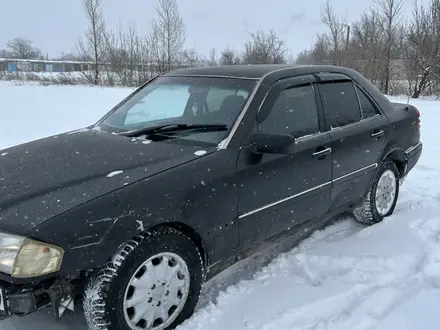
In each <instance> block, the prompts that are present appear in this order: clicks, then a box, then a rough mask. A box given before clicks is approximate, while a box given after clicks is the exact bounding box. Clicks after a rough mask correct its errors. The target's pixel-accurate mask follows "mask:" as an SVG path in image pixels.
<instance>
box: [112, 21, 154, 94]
mask: <svg viewBox="0 0 440 330" xmlns="http://www.w3.org/2000/svg"><path fill="white" fill-rule="evenodd" d="M105 50H106V60H107V61H108V62H109V63H110V68H109V69H110V72H109V71H108V72H107V79H108V83H109V84H112V85H113V84H115V81H114V77H116V78H117V79H118V80H119V81H118V82H117V83H120V84H122V85H123V86H137V85H140V84H142V83H143V82H145V81H146V80H148V79H149V78H150V77H151V74H150V53H149V48H148V45H147V42H146V40H145V38H144V37H142V36H141V35H140V34H139V32H138V30H137V28H136V25H135V24H134V23H132V22H130V23H129V24H128V27H127V28H124V27H122V26H119V27H118V29H117V31H116V32H113V31H109V32H106V33H105Z"/></svg>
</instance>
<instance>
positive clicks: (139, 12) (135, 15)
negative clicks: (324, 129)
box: [0, 0, 429, 56]
mask: <svg viewBox="0 0 440 330" xmlns="http://www.w3.org/2000/svg"><path fill="white" fill-rule="evenodd" d="M418 1H422V2H423V3H428V2H429V0H418ZM101 2H102V6H103V11H104V16H105V20H106V24H107V26H108V27H110V28H115V27H116V26H117V25H118V23H119V22H122V23H126V22H128V21H134V22H135V23H136V24H137V26H138V28H139V29H145V28H146V27H147V25H148V22H149V21H150V20H151V18H152V17H153V15H154V13H155V6H156V3H157V2H156V0H101ZM404 2H405V9H406V14H407V15H408V14H409V13H410V11H411V9H412V4H413V2H414V0H404ZM0 3H1V12H2V15H1V19H0V49H2V48H4V47H5V43H6V42H7V41H8V40H10V39H12V38H14V37H17V36H19V37H22V38H27V39H31V40H33V41H34V43H35V45H36V46H37V47H39V48H41V49H42V50H43V52H44V53H48V54H49V56H58V55H60V54H61V53H62V52H64V53H69V52H73V51H74V50H75V47H74V45H75V42H76V41H77V40H78V38H79V37H80V36H81V35H82V34H83V32H84V30H85V28H86V22H85V19H84V14H83V7H82V0H14V1H12V0H7V1H5V0H0ZM178 3H179V7H180V12H181V15H182V16H183V19H184V21H185V24H186V27H187V42H186V44H187V47H195V48H196V49H197V50H198V51H199V52H202V53H205V54H208V53H209V50H210V49H211V48H213V47H215V48H217V49H218V50H221V49H223V48H224V47H225V46H226V45H229V46H230V47H232V48H235V49H236V50H240V51H241V49H242V46H243V44H244V43H245V42H246V41H247V40H248V38H249V35H248V34H247V32H246V31H249V32H253V31H256V30H257V29H263V30H270V29H272V28H273V29H274V30H276V31H277V33H278V34H279V36H280V37H281V38H283V39H285V40H286V41H287V42H288V46H289V48H290V49H291V50H292V52H293V53H294V54H297V53H299V52H300V51H302V50H303V49H305V48H309V47H310V46H311V45H312V43H313V41H314V40H315V36H316V34H317V33H318V32H322V31H323V30H324V29H325V28H324V26H323V25H322V23H321V22H320V7H321V6H322V4H323V3H324V0H216V1H212V0H178ZM372 3H373V0H332V4H333V7H334V9H335V11H336V12H337V13H339V14H341V15H346V16H347V17H348V20H349V22H352V21H354V20H356V19H357V18H358V17H359V15H360V13H361V12H362V11H364V10H366V9H368V7H369V6H370V5H371V4H372Z"/></svg>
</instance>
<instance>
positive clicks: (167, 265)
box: [84, 228, 203, 330]
mask: <svg viewBox="0 0 440 330" xmlns="http://www.w3.org/2000/svg"><path fill="white" fill-rule="evenodd" d="M202 282H203V262H202V258H201V256H200V253H199V250H198V248H197V247H196V246H195V245H194V244H193V242H192V241H191V240H190V239H189V238H188V237H186V236H185V235H183V234H182V233H180V232H178V231H176V230H174V229H171V228H161V229H159V230H156V231H154V232H152V233H150V234H147V235H146V236H139V237H137V238H136V239H134V240H131V241H129V242H127V243H126V244H125V246H124V247H123V248H122V249H121V251H120V252H118V253H117V255H116V256H115V257H114V258H113V260H112V261H111V262H109V263H108V265H106V266H105V267H104V268H103V269H102V270H100V271H99V272H97V273H96V274H95V276H93V278H92V279H91V280H90V282H89V285H88V287H87V289H86V290H85V299H84V311H85V315H86V320H87V323H88V325H89V327H90V329H92V330H104V329H105V330H116V329H118V330H119V329H121V330H141V329H142V330H145V329H151V330H165V329H174V328H175V327H176V326H178V325H179V324H181V323H182V322H183V321H185V320H186V319H187V318H189V317H190V316H191V315H192V313H193V312H194V308H195V306H196V304H197V301H198V298H199V295H200V291H201V285H202Z"/></svg>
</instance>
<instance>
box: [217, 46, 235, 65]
mask: <svg viewBox="0 0 440 330" xmlns="http://www.w3.org/2000/svg"><path fill="white" fill-rule="evenodd" d="M237 64H240V56H239V55H238V54H237V53H236V52H235V50H233V49H232V48H229V47H226V48H225V49H224V50H223V51H222V52H221V54H220V65H237Z"/></svg>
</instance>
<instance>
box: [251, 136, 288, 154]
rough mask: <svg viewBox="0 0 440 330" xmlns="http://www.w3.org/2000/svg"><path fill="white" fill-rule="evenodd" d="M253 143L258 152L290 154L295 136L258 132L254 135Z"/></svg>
mask: <svg viewBox="0 0 440 330" xmlns="http://www.w3.org/2000/svg"><path fill="white" fill-rule="evenodd" d="M252 145H253V147H254V148H255V150H256V151H257V152H260V153H265V154H288V153H290V152H292V149H293V146H294V145H295V138H294V137H293V136H291V135H285V134H269V133H261V132H257V133H255V134H254V135H253V136H252Z"/></svg>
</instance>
